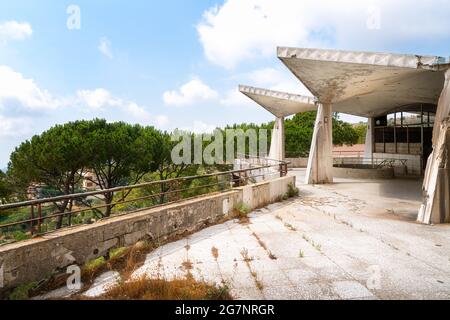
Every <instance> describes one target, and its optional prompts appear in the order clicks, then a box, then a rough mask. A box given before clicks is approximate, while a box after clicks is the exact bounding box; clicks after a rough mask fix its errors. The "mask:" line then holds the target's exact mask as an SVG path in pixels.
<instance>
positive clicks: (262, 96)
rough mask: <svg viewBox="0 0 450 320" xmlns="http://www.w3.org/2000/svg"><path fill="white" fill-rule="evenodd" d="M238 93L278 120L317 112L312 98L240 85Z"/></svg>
mask: <svg viewBox="0 0 450 320" xmlns="http://www.w3.org/2000/svg"><path fill="white" fill-rule="evenodd" d="M239 91H240V92H242V93H243V94H245V95H246V96H247V97H249V98H250V99H252V100H253V101H255V102H256V103H258V104H259V105H260V106H262V107H263V108H264V109H266V110H267V111H269V112H270V113H272V114H273V115H275V116H276V117H278V118H281V117H287V116H290V115H293V114H297V113H300V112H305V111H313V110H317V106H316V105H315V103H314V102H315V101H314V98H313V97H306V96H302V95H298V94H290V93H285V92H280V91H273V90H267V89H261V88H254V87H250V86H242V85H240V86H239Z"/></svg>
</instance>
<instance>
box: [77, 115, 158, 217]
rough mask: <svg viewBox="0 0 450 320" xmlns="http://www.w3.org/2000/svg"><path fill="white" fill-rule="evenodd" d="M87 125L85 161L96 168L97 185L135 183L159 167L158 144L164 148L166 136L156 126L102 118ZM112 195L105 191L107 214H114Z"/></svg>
mask: <svg viewBox="0 0 450 320" xmlns="http://www.w3.org/2000/svg"><path fill="white" fill-rule="evenodd" d="M87 127H88V129H87V131H86V136H85V141H86V145H87V147H88V154H89V159H88V161H87V162H86V165H87V167H88V168H89V169H91V170H93V172H94V174H95V179H92V182H93V183H94V184H96V185H97V186H98V188H100V189H102V190H105V189H110V188H114V187H117V186H124V185H128V184H136V183H137V182H139V181H140V180H141V179H142V177H143V176H144V175H145V174H146V173H148V172H150V171H155V170H156V169H157V168H158V166H159V162H158V161H161V157H160V154H159V153H160V150H159V148H163V146H164V145H162V144H161V143H162V142H164V140H163V139H161V133H160V132H159V131H157V130H156V129H154V128H153V127H147V128H143V127H142V126H139V125H130V124H127V123H124V122H115V123H108V122H106V120H100V119H96V120H93V121H90V122H88V123H87ZM125 196H126V195H125ZM113 198H114V193H113V192H105V193H104V199H105V203H106V204H107V205H108V206H107V207H106V210H105V212H104V213H103V215H104V216H109V215H110V214H111V209H112V208H113V207H114V205H110V204H111V202H112V200H113Z"/></svg>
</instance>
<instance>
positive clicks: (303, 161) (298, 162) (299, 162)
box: [286, 158, 308, 168]
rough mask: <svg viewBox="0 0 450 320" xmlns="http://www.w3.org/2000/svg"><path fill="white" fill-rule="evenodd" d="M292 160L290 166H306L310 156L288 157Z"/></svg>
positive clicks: (288, 159)
mask: <svg viewBox="0 0 450 320" xmlns="http://www.w3.org/2000/svg"><path fill="white" fill-rule="evenodd" d="M286 161H288V162H290V164H288V168H306V167H307V166H308V158H286Z"/></svg>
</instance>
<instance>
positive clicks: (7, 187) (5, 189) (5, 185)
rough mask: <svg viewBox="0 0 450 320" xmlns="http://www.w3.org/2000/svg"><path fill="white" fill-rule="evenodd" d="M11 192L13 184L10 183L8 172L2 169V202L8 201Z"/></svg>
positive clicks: (0, 188) (0, 172)
mask: <svg viewBox="0 0 450 320" xmlns="http://www.w3.org/2000/svg"><path fill="white" fill-rule="evenodd" d="M11 193H12V188H11V184H10V183H9V181H8V179H7V176H6V174H5V173H4V172H3V171H2V170H0V203H4V202H7V201H8V198H9V197H10V195H11Z"/></svg>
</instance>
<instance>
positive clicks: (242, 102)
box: [220, 88, 256, 108]
mask: <svg viewBox="0 0 450 320" xmlns="http://www.w3.org/2000/svg"><path fill="white" fill-rule="evenodd" d="M220 104H221V105H223V106H231V107H250V108H251V107H255V106H256V103H254V102H252V101H251V100H250V99H249V98H247V97H246V96H245V95H243V94H242V93H241V92H239V89H238V88H235V89H231V90H228V91H227V92H225V94H224V96H223V97H222V99H220Z"/></svg>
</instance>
